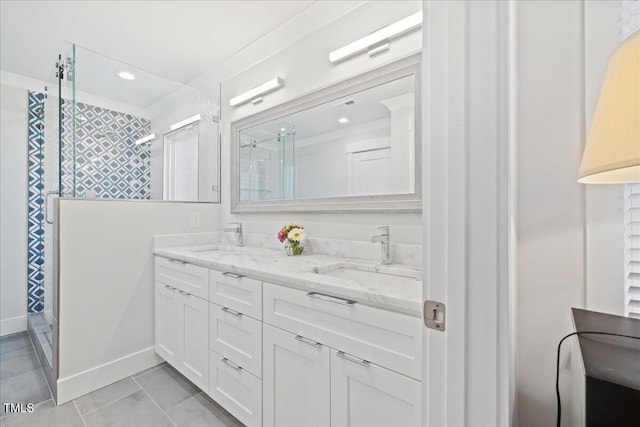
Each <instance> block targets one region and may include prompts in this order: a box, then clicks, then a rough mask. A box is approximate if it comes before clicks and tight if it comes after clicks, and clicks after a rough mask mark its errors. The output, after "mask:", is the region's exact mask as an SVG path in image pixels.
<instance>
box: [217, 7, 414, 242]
mask: <svg viewBox="0 0 640 427" xmlns="http://www.w3.org/2000/svg"><path fill="white" fill-rule="evenodd" d="M420 8H421V2H419V1H398V2H368V3H365V4H363V5H360V6H359V7H357V8H356V9H354V10H353V11H351V12H349V13H348V14H346V15H344V16H342V17H340V18H338V19H336V20H335V21H333V22H331V23H329V24H328V25H326V26H325V27H324V28H322V29H320V30H318V31H316V32H314V33H312V34H310V35H309V36H307V37H306V38H304V39H302V40H300V41H299V42H297V43H295V44H293V45H291V46H288V47H286V48H284V49H283V50H280V51H278V52H277V53H275V54H273V55H272V56H270V57H269V58H267V59H265V60H263V61H261V62H259V63H257V64H255V65H254V66H253V67H251V68H249V69H247V70H244V71H242V72H241V73H239V74H237V75H236V76H234V77H232V78H230V79H228V80H226V81H224V82H223V85H222V96H221V108H222V114H221V116H222V118H223V129H222V176H223V179H222V182H223V189H222V195H223V199H222V203H223V218H222V219H223V225H225V224H226V223H228V222H233V221H241V222H243V224H244V226H245V232H247V233H249V234H253V233H273V234H274V235H275V234H276V233H277V232H278V230H279V229H280V227H282V224H283V223H285V222H298V223H302V224H303V225H304V226H305V228H306V230H307V232H308V234H309V236H311V237H314V238H327V239H340V240H359V241H368V240H369V238H370V237H371V236H372V235H374V234H376V233H377V230H376V228H377V226H380V225H390V226H391V233H392V242H395V243H408V244H420V243H421V241H422V236H421V231H420V230H421V227H422V218H421V214H419V213H402V214H397V213H396V214H385V213H366V214H344V213H342V214H340V213H304V214H302V213H296V214H286V213H281V214H247V215H232V214H231V213H230V200H229V181H230V180H229V174H230V168H229V162H230V155H229V153H230V144H231V142H230V136H231V135H230V127H229V124H230V123H231V122H233V121H236V120H238V119H240V118H243V117H246V116H249V115H252V114H255V113H257V112H259V111H263V110H264V109H267V108H270V107H273V106H275V105H278V104H281V103H283V102H286V101H289V100H292V99H294V98H296V97H299V96H301V95H303V94H305V93H309V92H311V91H313V90H315V89H318V88H320V87H324V86H327V85H329V84H331V83H332V82H336V81H339V80H343V79H345V78H349V77H352V76H355V75H358V74H361V73H363V72H365V71H367V70H371V69H372V68H375V67H378V66H381V65H383V64H385V63H388V62H392V61H394V60H395V59H399V58H401V57H404V56H407V55H410V54H412V53H416V52H419V51H420V50H421V48H422V34H421V32H420V31H415V32H412V33H408V34H405V35H404V36H402V37H399V38H396V39H394V40H392V42H391V49H390V50H389V51H388V52H386V53H384V54H382V55H379V56H376V57H373V58H371V57H369V56H368V55H366V54H363V55H358V56H355V57H353V58H350V59H348V60H346V61H344V62H342V63H339V64H331V63H330V62H329V61H328V54H329V52H330V51H331V50H334V49H337V48H339V47H341V46H344V45H345V44H347V43H350V42H352V41H354V40H357V39H359V38H361V37H363V36H364V35H366V34H368V33H370V32H372V31H375V30H376V29H379V28H380V27H382V26H384V25H387V24H390V23H392V22H395V21H397V20H399V19H401V18H403V17H405V16H408V15H410V14H412V13H414V12H416V11H418V10H420ZM262 58H263V57H256V61H260V60H262ZM239 71H240V70H239ZM273 76H280V77H282V78H283V79H284V80H285V85H284V87H283V88H282V89H279V90H277V91H275V92H273V93H270V94H268V95H267V96H265V97H264V101H263V102H262V103H261V104H258V105H252V104H251V103H249V104H245V105H243V106H240V107H238V108H232V107H229V99H230V98H231V97H233V96H235V95H238V94H239V93H242V92H245V91H246V90H248V89H250V88H252V87H255V86H256V85H258V84H260V83H262V82H264V81H265V80H267V79H269V78H272V77H273Z"/></svg>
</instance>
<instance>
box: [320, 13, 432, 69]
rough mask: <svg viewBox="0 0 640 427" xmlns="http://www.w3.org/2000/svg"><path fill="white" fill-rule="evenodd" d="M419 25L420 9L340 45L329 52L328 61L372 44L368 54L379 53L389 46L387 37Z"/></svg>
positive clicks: (361, 49) (348, 55)
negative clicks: (351, 41)
mask: <svg viewBox="0 0 640 427" xmlns="http://www.w3.org/2000/svg"><path fill="white" fill-rule="evenodd" d="M421 25H422V11H420V12H416V13H414V14H413V15H409V16H407V17H406V18H404V19H401V20H400V21H398V22H394V23H393V24H391V25H387V26H386V27H384V28H382V29H380V30H378V31H376V32H373V33H371V34H369V35H368V36H365V37H363V38H361V39H360V40H356V41H355V42H353V43H349V44H348V45H346V46H344V47H341V48H340V49H338V50H334V51H333V52H331V53H330V54H329V62H338V61H342V60H343V59H346V58H348V57H350V56H353V55H355V54H357V53H360V52H362V51H365V50H368V49H369V48H370V47H372V46H373V47H374V48H373V49H372V50H371V52H370V55H371V56H373V55H375V54H376V53H380V52H382V51H383V50H386V49H388V48H389V43H388V40H389V39H391V38H393V37H396V36H399V35H400V34H403V33H406V32H408V31H411V30H413V29H415V28H418V27H420V26H421ZM379 43H381V44H379Z"/></svg>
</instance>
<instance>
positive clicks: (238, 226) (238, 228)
mask: <svg viewBox="0 0 640 427" xmlns="http://www.w3.org/2000/svg"><path fill="white" fill-rule="evenodd" d="M229 225H230V227H225V228H223V229H222V231H233V232H235V233H236V246H238V247H242V245H243V244H244V236H243V234H242V223H241V222H230V223H229Z"/></svg>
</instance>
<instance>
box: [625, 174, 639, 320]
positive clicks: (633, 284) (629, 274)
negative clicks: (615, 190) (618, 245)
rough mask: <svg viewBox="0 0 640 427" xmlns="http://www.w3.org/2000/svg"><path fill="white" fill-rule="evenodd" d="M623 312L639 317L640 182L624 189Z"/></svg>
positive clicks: (628, 185)
mask: <svg viewBox="0 0 640 427" xmlns="http://www.w3.org/2000/svg"><path fill="white" fill-rule="evenodd" d="M624 193H625V194H624V199H625V203H624V205H625V206H624V209H625V218H624V220H625V248H624V249H625V251H624V252H625V260H624V261H625V314H626V315H627V316H630V317H635V318H638V319H640V184H627V185H625V189H624Z"/></svg>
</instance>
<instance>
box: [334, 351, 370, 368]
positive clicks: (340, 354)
mask: <svg viewBox="0 0 640 427" xmlns="http://www.w3.org/2000/svg"><path fill="white" fill-rule="evenodd" d="M337 354H338V357H342V358H343V359H345V360H348V361H349V362H353V363H357V364H358V365H360V366H364V367H369V365H370V364H371V363H370V362H369V361H368V360H364V359H360V358H358V357H355V356H352V355H350V354H347V353H345V352H344V351H339V352H338V353H337Z"/></svg>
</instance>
